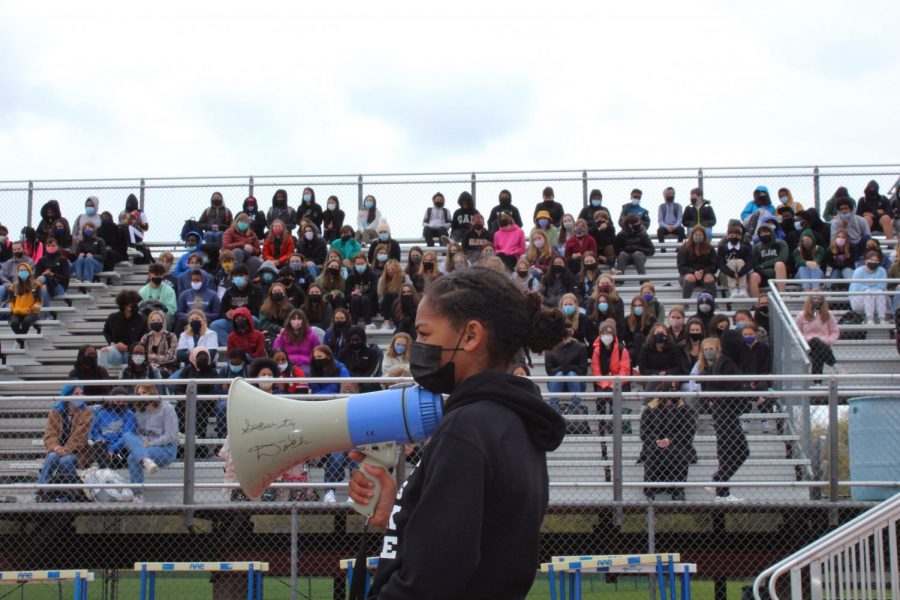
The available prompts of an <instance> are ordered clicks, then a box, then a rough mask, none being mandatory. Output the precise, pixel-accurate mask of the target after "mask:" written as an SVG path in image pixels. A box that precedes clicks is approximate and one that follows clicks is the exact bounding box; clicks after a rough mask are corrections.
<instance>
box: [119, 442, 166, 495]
mask: <svg viewBox="0 0 900 600" xmlns="http://www.w3.org/2000/svg"><path fill="white" fill-rule="evenodd" d="M123 439H124V441H125V447H126V448H128V474H129V475H130V476H131V483H144V465H142V464H141V461H142V460H144V459H145V458H150V460H152V461H153V462H155V463H156V466H158V467H159V468H160V469H161V468H163V467H165V466H168V465H171V464H172V463H173V462H175V455H176V446H175V444H168V445H166V446H147V447H145V446H144V440H143V439H142V438H141V436H139V435H137V434H136V433H126V434H125V436H124V437H123Z"/></svg>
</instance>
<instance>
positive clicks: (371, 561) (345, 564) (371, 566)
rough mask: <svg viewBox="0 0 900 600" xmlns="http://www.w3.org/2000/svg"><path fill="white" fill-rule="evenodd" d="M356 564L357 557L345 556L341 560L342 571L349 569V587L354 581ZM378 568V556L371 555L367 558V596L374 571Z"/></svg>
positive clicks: (348, 587)
mask: <svg viewBox="0 0 900 600" xmlns="http://www.w3.org/2000/svg"><path fill="white" fill-rule="evenodd" d="M355 564H356V559H355V558H345V559H344V560H342V561H341V563H340V565H341V571H347V589H348V590H349V589H350V586H351V584H352V583H353V568H354V566H355ZM377 568H378V557H377V556H370V557H369V558H367V559H366V593H365V594H364V595H365V596H368V595H369V586H370V585H372V573H374V572H375V569H377Z"/></svg>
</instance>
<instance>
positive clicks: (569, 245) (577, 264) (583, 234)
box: [566, 219, 597, 273]
mask: <svg viewBox="0 0 900 600" xmlns="http://www.w3.org/2000/svg"><path fill="white" fill-rule="evenodd" d="M587 232H588V224H587V221H585V220H584V219H578V220H577V221H575V230H574V234H575V235H573V236H572V237H570V238H569V239H567V240H566V263H567V264H568V266H569V270H570V271H572V272H573V273H578V272H580V271H581V259H582V258H583V257H584V254H585V252H593V253H594V254H597V240H595V239H594V238H592V237H591V236H589V235H588V234H587Z"/></svg>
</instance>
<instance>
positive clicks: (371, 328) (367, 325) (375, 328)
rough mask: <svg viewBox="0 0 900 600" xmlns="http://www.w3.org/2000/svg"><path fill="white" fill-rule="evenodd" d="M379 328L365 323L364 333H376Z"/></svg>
mask: <svg viewBox="0 0 900 600" xmlns="http://www.w3.org/2000/svg"><path fill="white" fill-rule="evenodd" d="M378 329H379V327H378V325H376V324H375V323H366V331H367V332H370V331H378Z"/></svg>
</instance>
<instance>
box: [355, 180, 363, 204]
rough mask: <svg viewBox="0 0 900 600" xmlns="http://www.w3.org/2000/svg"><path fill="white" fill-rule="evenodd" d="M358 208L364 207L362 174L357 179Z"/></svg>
mask: <svg viewBox="0 0 900 600" xmlns="http://www.w3.org/2000/svg"><path fill="white" fill-rule="evenodd" d="M356 195H357V199H356V209H357V210H362V207H363V178H362V175H360V176H359V178H358V179H357V180H356Z"/></svg>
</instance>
